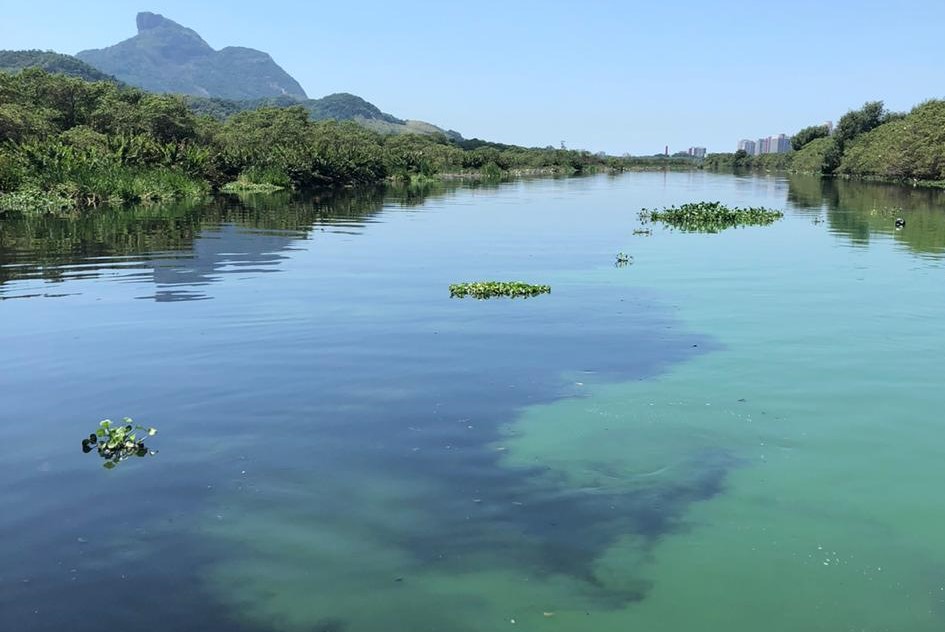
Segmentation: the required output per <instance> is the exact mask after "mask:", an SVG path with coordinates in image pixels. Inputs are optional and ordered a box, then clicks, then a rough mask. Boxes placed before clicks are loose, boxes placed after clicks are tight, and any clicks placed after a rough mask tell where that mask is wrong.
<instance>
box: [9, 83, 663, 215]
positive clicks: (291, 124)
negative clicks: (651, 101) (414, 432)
mask: <svg viewBox="0 0 945 632" xmlns="http://www.w3.org/2000/svg"><path fill="white" fill-rule="evenodd" d="M669 164H672V163H671V161H669V160H663V159H661V160H657V159H654V158H647V159H635V158H630V157H624V158H619V157H613V156H604V155H600V154H592V153H590V152H587V151H578V150H568V149H560V148H553V147H546V148H525V147H518V146H513V145H502V144H496V143H489V142H485V141H476V140H472V141H468V140H464V141H459V140H456V139H455V138H450V137H447V136H446V135H444V134H383V133H380V132H377V131H373V130H371V129H368V128H366V127H364V126H363V125H359V124H358V123H356V122H353V121H341V122H339V121H333V120H327V121H313V120H311V117H310V113H309V112H308V111H307V110H306V109H305V108H304V107H302V106H292V107H262V108H259V109H255V110H248V111H242V112H237V113H236V114H234V115H232V116H230V117H229V118H227V119H226V120H224V121H221V120H218V119H216V118H214V117H212V116H207V115H198V114H196V113H195V112H194V111H193V110H192V109H191V108H190V107H189V105H188V102H187V101H186V100H185V99H184V98H183V97H180V96H175V95H165V94H161V95H158V94H151V93H148V92H144V91H142V90H139V89H137V88H130V87H127V86H123V85H119V84H116V83H114V82H110V81H94V82H90V81H85V80H82V79H79V78H76V77H69V76H64V75H52V74H49V73H46V72H44V71H41V70H38V69H34V68H30V69H26V70H23V71H21V72H18V73H15V74H9V73H0V212H4V211H23V212H27V211H40V212H45V211H54V210H60V209H75V208H87V207H95V206H99V205H103V204H121V203H129V202H147V201H166V200H171V199H175V198H200V197H203V196H206V195H208V194H210V193H212V192H214V191H218V190H221V189H223V188H224V187H226V189H227V190H252V191H259V190H275V189H277V188H292V189H300V188H307V187H319V186H332V187H334V186H347V185H359V184H369V183H379V182H384V181H388V180H402V181H408V182H409V181H416V179H417V178H421V179H422V178H436V177H438V176H442V175H444V174H452V175H459V176H462V175H476V176H483V175H484V176H488V177H491V178H494V179H498V178H502V177H504V176H505V175H507V174H528V173H541V174H550V173H563V174H573V173H582V172H589V171H594V170H598V169H603V170H614V171H619V170H624V169H634V168H648V167H652V166H660V167H663V166H667V165H669ZM227 185H229V186H228V187H227Z"/></svg>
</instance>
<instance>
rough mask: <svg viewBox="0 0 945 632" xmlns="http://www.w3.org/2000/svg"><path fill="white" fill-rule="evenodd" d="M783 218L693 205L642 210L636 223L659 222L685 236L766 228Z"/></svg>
mask: <svg viewBox="0 0 945 632" xmlns="http://www.w3.org/2000/svg"><path fill="white" fill-rule="evenodd" d="M782 217H784V214H783V213H781V212H780V211H773V210H770V209H766V208H761V207H749V208H740V207H737V206H735V207H728V206H725V205H724V204H722V203H721V202H693V203H690V204H683V205H681V206H669V207H666V208H664V209H662V210H649V209H643V210H642V211H640V220H641V221H643V222H644V223H646V222H661V223H663V224H666V225H667V226H670V227H672V228H677V229H679V230H682V231H686V232H699V233H717V232H720V231H722V230H725V229H726V228H735V227H739V226H767V225H768V224H772V223H774V222H776V221H777V220H779V219H781V218H782Z"/></svg>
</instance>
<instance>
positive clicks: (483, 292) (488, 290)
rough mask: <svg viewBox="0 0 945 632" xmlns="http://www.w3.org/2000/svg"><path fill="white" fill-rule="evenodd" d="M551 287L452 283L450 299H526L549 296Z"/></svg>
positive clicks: (495, 282)
mask: <svg viewBox="0 0 945 632" xmlns="http://www.w3.org/2000/svg"><path fill="white" fill-rule="evenodd" d="M550 292H551V286H548V285H531V284H529V283H522V282H521V281H476V282H475V283H454V284H453V285H451V286H450V297H453V298H465V297H467V296H471V297H473V298H478V299H484V298H493V297H496V296H508V297H510V298H528V297H530V296H538V295H539V294H549V293H550Z"/></svg>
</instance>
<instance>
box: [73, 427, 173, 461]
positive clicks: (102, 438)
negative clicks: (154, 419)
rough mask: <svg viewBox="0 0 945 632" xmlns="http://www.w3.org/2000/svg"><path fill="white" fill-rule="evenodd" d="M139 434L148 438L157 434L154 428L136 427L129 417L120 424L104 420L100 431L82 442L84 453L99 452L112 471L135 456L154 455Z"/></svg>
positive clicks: (99, 428)
mask: <svg viewBox="0 0 945 632" xmlns="http://www.w3.org/2000/svg"><path fill="white" fill-rule="evenodd" d="M139 432H142V433H144V435H146V436H148V437H153V436H154V435H155V434H157V430H155V429H154V428H146V427H144V426H138V425H135V423H134V421H133V420H131V419H130V418H128V417H125V418H124V419H123V420H122V423H120V424H115V423H112V421H111V420H110V419H105V420H102V421H101V422H99V424H98V429H97V430H96V431H95V432H93V433H92V434H90V435H89V437H88V438H87V439H83V440H82V451H83V452H85V453H86V454H88V453H89V452H91V451H92V450H93V449H94V450H97V451H98V455H99V456H100V457H102V458H103V459H105V463H104V464H103V465H104V466H105V467H106V468H107V469H112V468H113V467H115V466H117V465H118V464H119V463H121V462H122V461H124V460H125V459H128V458H131V457H133V456H137V457H142V456H148V455H149V454H154V452H152V451H151V450H149V449H148V448H147V446H145V445H144V441H143V440H141V439H139V438H138V433H139Z"/></svg>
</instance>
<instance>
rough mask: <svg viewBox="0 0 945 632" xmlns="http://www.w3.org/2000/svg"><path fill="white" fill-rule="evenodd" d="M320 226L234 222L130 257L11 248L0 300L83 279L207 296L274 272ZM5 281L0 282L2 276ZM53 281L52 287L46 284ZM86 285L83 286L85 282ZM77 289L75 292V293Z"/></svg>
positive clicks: (160, 297) (356, 226) (351, 226)
mask: <svg viewBox="0 0 945 632" xmlns="http://www.w3.org/2000/svg"><path fill="white" fill-rule="evenodd" d="M326 224H328V226H330V228H329V230H331V231H332V232H341V233H344V234H351V235H354V234H359V233H360V232H361V228H362V224H361V223H359V222H353V221H351V220H347V221H341V220H339V221H338V222H337V224H335V223H334V222H332V221H329V222H326ZM313 229H314V230H316V231H324V230H325V229H326V227H325V226H316V227H311V226H301V227H299V229H298V230H260V229H255V228H248V227H245V226H240V225H237V224H217V225H212V226H207V227H204V228H202V229H201V230H200V232H199V233H198V234H197V235H196V236H195V237H194V239H193V240H192V241H191V242H190V244H189V245H190V248H189V249H188V250H174V251H157V252H141V253H136V254H135V255H130V256H127V255H121V256H103V255H100V254H97V253H96V254H95V255H84V256H83V255H76V256H75V260H74V261H70V262H68V263H45V262H43V260H42V257H41V256H40V255H39V254H38V253H33V252H29V251H25V252H14V253H12V254H13V257H14V259H12V260H11V262H10V263H2V264H0V268H3V269H4V270H3V271H4V272H5V273H6V274H4V275H0V300H3V299H12V298H53V297H61V296H68V295H70V294H75V293H81V291H80V290H79V288H76V287H72V286H70V288H69V289H68V290H66V289H63V287H62V286H61V285H60V284H62V283H66V282H76V281H83V280H105V281H108V280H111V281H119V282H126V283H135V284H140V285H143V286H146V287H148V290H149V292H150V290H151V289H152V287H153V289H154V291H153V293H146V294H143V295H141V296H138V297H137V298H140V299H154V300H155V301H157V302H174V301H193V300H205V299H209V298H213V296H212V294H211V293H210V292H209V287H210V286H211V285H213V284H215V283H218V282H220V281H221V280H222V279H223V278H225V277H227V276H228V275H239V276H242V277H246V276H251V275H256V274H263V273H269V272H276V271H278V270H279V267H280V265H281V263H282V262H283V261H284V260H285V259H286V258H287V256H286V254H284V253H286V252H287V251H289V250H291V249H292V244H293V243H294V242H296V241H298V240H299V239H304V238H305V237H306V235H307V234H309V231H311V230H313ZM8 254H9V253H8ZM4 276H5V277H7V278H8V279H9V280H7V281H6V282H4V281H3V277H4ZM52 284H57V287H56V289H55V290H50V288H49V286H50V285H52ZM86 287H89V286H86ZM77 290H78V291H77Z"/></svg>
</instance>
